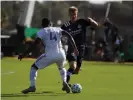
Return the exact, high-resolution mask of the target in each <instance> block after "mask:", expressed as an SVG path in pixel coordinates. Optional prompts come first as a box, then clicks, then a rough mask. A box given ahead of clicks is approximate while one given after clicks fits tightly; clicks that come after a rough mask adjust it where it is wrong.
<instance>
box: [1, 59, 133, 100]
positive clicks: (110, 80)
mask: <svg viewBox="0 0 133 100" xmlns="http://www.w3.org/2000/svg"><path fill="white" fill-rule="evenodd" d="M33 62H34V60H27V59H24V60H22V61H19V60H17V59H16V58H3V59H2V60H1V99H2V100H133V64H113V63H102V62H101V63H100V62H86V61H84V62H83V67H82V71H81V72H80V74H79V75H74V76H73V77H72V80H71V83H72V84H73V83H80V84H81V85H82V88H83V90H82V92H81V93H80V94H73V93H70V94H67V93H65V92H63V91H62V90H61V88H62V83H61V77H60V74H59V72H58V69H57V67H56V65H55V64H53V65H51V66H49V67H48V68H46V69H43V70H40V71H39V72H38V77H37V81H36V86H37V87H36V88H37V90H36V92H35V93H30V94H22V93H21V90H23V89H25V88H28V87H29V83H30V82H29V71H30V66H31V64H32V63H33ZM67 66H68V65H66V67H67Z"/></svg>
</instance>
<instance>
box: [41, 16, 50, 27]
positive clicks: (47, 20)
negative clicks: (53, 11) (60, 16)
mask: <svg viewBox="0 0 133 100" xmlns="http://www.w3.org/2000/svg"><path fill="white" fill-rule="evenodd" d="M50 23H51V22H50V20H49V19H48V18H43V19H42V26H43V27H47V26H49V25H50Z"/></svg>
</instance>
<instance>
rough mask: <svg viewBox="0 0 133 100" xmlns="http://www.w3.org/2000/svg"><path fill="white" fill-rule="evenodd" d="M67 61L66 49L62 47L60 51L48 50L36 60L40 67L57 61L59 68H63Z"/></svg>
mask: <svg viewBox="0 0 133 100" xmlns="http://www.w3.org/2000/svg"><path fill="white" fill-rule="evenodd" d="M65 61H66V55H65V51H64V50H63V49H61V50H60V51H54V52H47V53H44V54H42V55H41V56H40V57H38V58H37V60H36V61H35V65H36V66H37V67H38V68H39V69H42V68H45V67H47V66H49V65H51V64H53V63H56V64H57V66H58V68H63V67H64V64H65Z"/></svg>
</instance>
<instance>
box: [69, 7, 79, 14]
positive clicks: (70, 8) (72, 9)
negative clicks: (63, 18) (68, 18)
mask: <svg viewBox="0 0 133 100" xmlns="http://www.w3.org/2000/svg"><path fill="white" fill-rule="evenodd" d="M75 11H77V12H78V8H77V7H75V6H71V7H69V13H70V12H72V13H73V12H75Z"/></svg>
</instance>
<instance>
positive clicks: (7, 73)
mask: <svg viewBox="0 0 133 100" xmlns="http://www.w3.org/2000/svg"><path fill="white" fill-rule="evenodd" d="M13 73H15V72H12V71H11V72H6V73H1V75H9V74H13Z"/></svg>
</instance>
